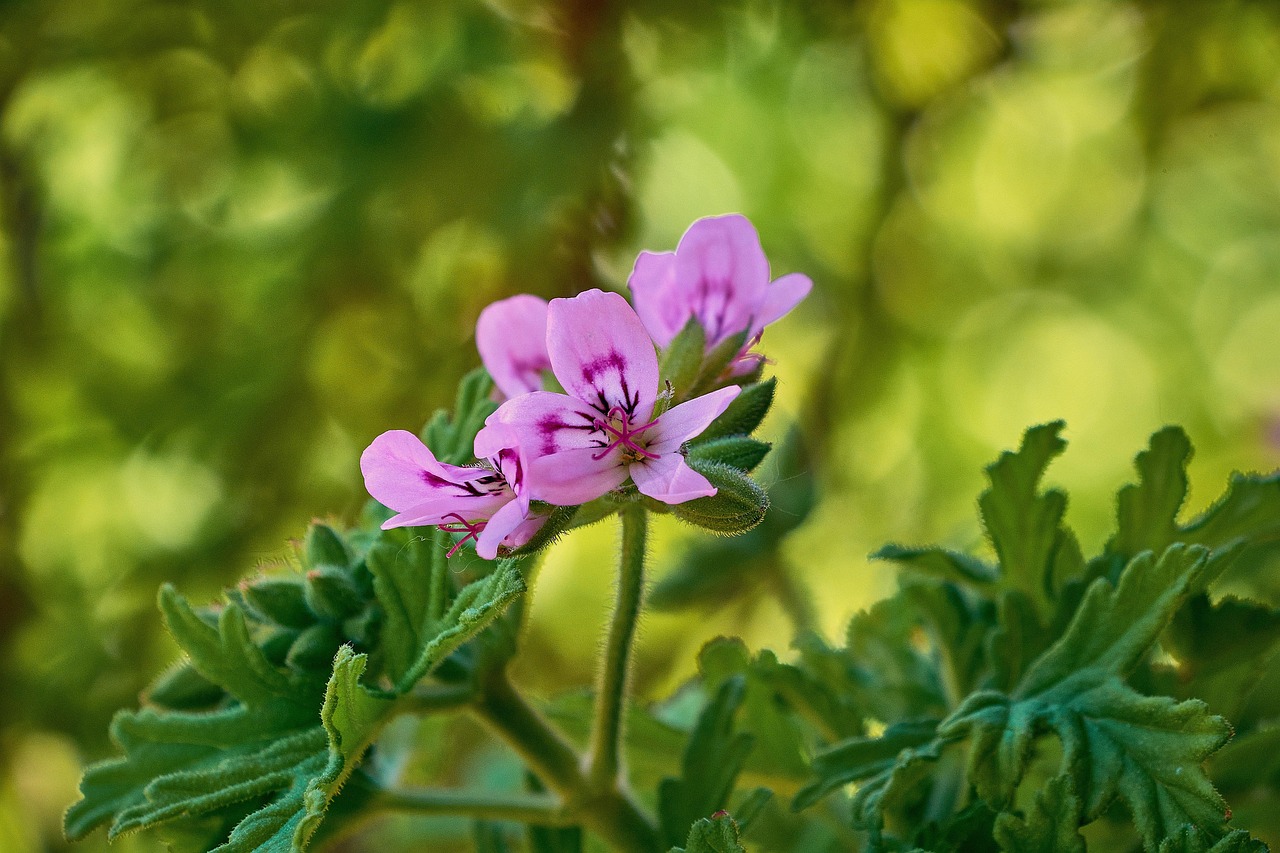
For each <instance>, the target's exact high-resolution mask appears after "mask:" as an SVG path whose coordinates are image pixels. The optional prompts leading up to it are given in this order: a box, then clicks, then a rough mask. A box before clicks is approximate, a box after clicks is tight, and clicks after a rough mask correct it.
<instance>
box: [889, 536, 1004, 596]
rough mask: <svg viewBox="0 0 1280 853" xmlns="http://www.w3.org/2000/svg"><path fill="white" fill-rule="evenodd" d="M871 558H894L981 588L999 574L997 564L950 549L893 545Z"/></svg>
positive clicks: (927, 572) (919, 569)
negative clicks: (993, 564) (992, 564)
mask: <svg viewBox="0 0 1280 853" xmlns="http://www.w3.org/2000/svg"><path fill="white" fill-rule="evenodd" d="M871 559H873V560H892V561H893V562H895V563H898V564H900V565H902V566H903V567H904V568H907V569H910V570H912V571H916V572H920V573H921V574H923V575H928V576H929V577H935V578H938V579H939V580H947V581H953V582H955V583H967V584H972V585H975V586H980V587H985V586H989V585H991V584H993V583H995V582H996V580H997V579H998V577H999V575H998V573H997V572H996V569H995V567H994V566H990V565H987V563H985V562H983V561H982V560H980V559H978V558H977V557H971V556H969V555H968V554H961V553H959V552H957V551H950V550H948V549H946V548H908V547H906V546H904V545H892V544H890V545H885V546H884V547H883V548H881V549H880V550H879V551H876V552H875V553H873V554H872V555H871Z"/></svg>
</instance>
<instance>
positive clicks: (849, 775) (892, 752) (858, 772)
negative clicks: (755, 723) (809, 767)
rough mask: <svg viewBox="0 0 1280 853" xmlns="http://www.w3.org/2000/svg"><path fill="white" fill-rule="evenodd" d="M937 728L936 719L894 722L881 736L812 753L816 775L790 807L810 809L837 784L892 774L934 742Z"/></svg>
mask: <svg viewBox="0 0 1280 853" xmlns="http://www.w3.org/2000/svg"><path fill="white" fill-rule="evenodd" d="M937 729H938V721H937V720H914V721H910V722H901V723H894V724H893V725H891V726H889V727H888V728H887V729H885V730H884V733H883V734H881V735H880V736H879V737H854V738H849V739H848V740H845V741H842V742H841V743H838V744H836V745H835V746H833V747H831V748H830V749H828V750H826V751H824V752H820V753H818V754H817V755H815V756H814V757H813V775H814V776H816V777H817V778H816V779H815V781H813V782H811V783H810V784H809V785H807V786H805V787H804V788H803V789H802V790H801V791H800V792H799V793H798V794H796V797H795V800H794V801H792V803H791V808H792V809H794V810H796V811H800V810H801V809H807V808H809V807H810V806H812V805H813V804H814V803H816V802H818V801H819V800H821V799H822V798H823V797H825V796H826V795H827V794H830V793H831V792H832V791H834V790H836V789H837V788H841V787H843V786H845V785H849V784H851V783H854V782H863V781H864V780H868V779H875V778H881V777H887V776H891V775H892V774H894V773H895V772H896V771H897V770H898V769H899V767H898V765H899V762H900V761H903V757H904V756H907V759H906V761H904V762H903V764H904V766H905V764H908V763H910V762H911V760H912V758H911V756H913V755H914V753H913V752H912V751H913V750H914V749H916V748H918V747H928V746H929V745H932V744H935V742H936V735H937ZM933 758H934V759H936V756H934V757H933ZM931 760H932V759H931ZM864 787H865V786H864Z"/></svg>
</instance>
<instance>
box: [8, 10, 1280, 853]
mask: <svg viewBox="0 0 1280 853" xmlns="http://www.w3.org/2000/svg"><path fill="white" fill-rule="evenodd" d="M0 202H2V206H0V223H2V228H0V648H3V651H4V654H3V660H2V662H0V679H2V681H0V849H2V850H4V851H13V853H27V851H41V850H58V849H63V848H64V847H65V845H64V844H63V842H62V841H61V833H60V829H59V827H60V820H61V812H62V810H63V809H64V808H65V807H66V806H67V805H68V804H69V803H70V802H71V801H72V800H73V799H74V798H75V796H76V794H75V783H76V779H77V776H78V772H79V767H80V764H81V762H83V761H87V760H94V759H97V758H101V757H103V756H104V755H107V754H109V752H110V746H109V744H108V743H107V739H106V729H107V723H108V721H109V718H110V715H111V712H112V711H113V710H114V709H116V708H117V707H121V706H126V705H132V704H133V703H134V702H135V701H136V696H137V693H138V691H139V689H140V688H141V687H142V686H143V685H144V684H145V683H146V681H148V680H149V679H150V677H151V676H153V675H154V674H155V673H156V672H158V671H159V669H160V668H161V667H162V666H163V665H164V664H165V663H167V662H168V661H169V660H170V659H171V658H172V656H173V654H174V650H173V646H172V645H171V643H170V642H169V640H168V639H167V637H166V636H164V634H163V631H162V629H161V628H160V622H159V619H158V616H157V614H156V612H155V609H154V595H155V591H156V588H157V586H158V585H159V584H160V583H161V582H162V581H165V580H170V581H173V582H174V583H175V584H177V585H178V587H179V588H180V589H181V590H183V591H184V592H186V593H188V594H189V595H191V596H192V597H193V599H195V600H196V601H205V600H209V599H211V598H212V597H213V596H214V595H216V591H217V590H218V589H219V588H220V587H222V586H223V585H225V584H228V583H231V582H233V581H234V580H235V579H236V578H237V577H239V576H241V575H243V574H246V573H248V572H251V571H253V570H254V569H255V568H256V567H258V566H261V565H269V564H273V563H278V562H281V561H287V560H289V559H290V554H291V548H290V546H288V545H287V544H285V543H286V542H287V540H289V539H290V537H297V536H299V535H300V534H301V532H302V530H303V528H304V526H305V524H306V522H307V521H308V520H309V519H311V518H312V517H314V516H321V517H334V518H336V519H338V520H340V521H341V520H348V521H349V520H351V519H352V518H354V515H355V513H356V511H357V510H358V508H359V506H360V505H361V503H362V501H363V490H362V487H361V484H360V478H359V470H358V467H357V460H358V457H359V453H360V451H361V450H362V449H363V447H364V446H365V445H366V444H367V443H368V442H369V441H370V440H371V439H372V438H373V436H375V435H376V434H377V433H379V432H381V431H383V430H385V429H390V428H410V429H416V428H417V427H418V426H419V425H420V424H421V423H422V422H423V421H424V420H425V419H426V418H427V416H428V415H429V414H430V412H431V411H432V410H433V409H434V408H436V407H438V406H442V405H447V404H448V403H449V401H450V400H451V399H452V392H453V386H454V383H455V382H456V380H457V378H458V377H459V376H460V375H461V374H462V373H463V372H464V371H465V370H467V369H469V368H471V367H472V366H474V365H475V364H477V363H478V358H477V356H476V355H475V352H474V348H473V345H472V341H471V337H472V329H473V324H474V322H475V318H476V315H477V314H478V313H479V311H480V309H481V308H482V307H484V305H486V304H487V303H488V302H490V301H492V300H494V299H497V298H500V297H503V296H506V295H509V294H511V293H515V292H521V291H527V292H533V293H538V294H541V295H543V296H545V297H552V296H557V295H570V294H572V293H575V292H577V291H579V290H581V289H583V288H586V287H590V286H606V287H615V288H618V287H621V286H622V285H623V283H624V282H625V279H626V275H627V273H628V271H629V269H630V265H631V261H632V260H633V259H634V257H635V254H636V252H637V251H638V250H639V249H641V248H649V249H655V250H664V249H671V248H673V247H674V245H675V242H676V240H677V239H678V238H679V236H680V234H681V233H682V231H683V230H684V228H685V227H686V226H687V225H688V224H689V223H690V222H691V221H692V220H693V219H694V218H696V217H698V216H702V215H708V214H716V213H723V212H727V211H742V212H744V213H746V214H747V215H748V216H750V217H751V218H752V219H753V221H754V222H755V223H756V225H757V226H758V228H759V229H760V233H761V237H762V240H763V242H764V246H765V250H766V252H767V253H768V254H769V257H770V259H771V261H772V263H773V267H774V270H775V274H781V273H784V272H790V271H794V270H800V271H804V272H807V273H809V274H810V275H811V276H812V277H813V279H814V281H815V282H816V285H817V286H816V289H815V292H814V294H813V296H812V297H811V298H810V299H809V300H808V302H807V303H806V304H804V305H802V306H801V307H800V308H799V309H798V310H797V311H796V312H795V313H794V314H793V315H792V316H791V317H789V318H787V319H786V320H784V321H783V322H781V323H779V324H778V325H777V326H776V327H774V328H772V329H770V331H769V332H768V334H767V335H766V337H765V345H764V349H765V351H766V352H768V354H769V355H770V356H771V357H772V358H773V359H774V360H775V361H776V366H775V368H774V369H775V371H776V373H777V375H778V376H779V377H780V382H781V384H780V400H781V405H780V407H779V409H777V410H775V414H774V415H773V416H772V418H771V421H770V423H769V424H768V427H769V429H770V430H771V432H772V434H774V435H775V436H776V435H781V433H782V432H783V430H784V429H785V428H786V426H787V424H788V422H789V420H794V421H799V422H800V424H801V426H802V427H803V429H804V430H805V432H806V435H807V437H808V440H809V442H810V446H811V451H812V460H813V467H814V469H815V471H816V473H817V475H818V477H819V479H820V483H821V487H822V490H823V502H822V503H821V504H820V506H819V508H818V509H817V510H816V511H815V513H814V515H813V516H812V517H811V518H810V519H809V520H808V522H807V523H806V524H805V525H804V526H803V527H802V528H800V529H799V530H798V531H797V532H796V533H795V534H794V535H793V536H792V537H791V539H790V540H789V541H788V545H787V549H788V550H787V557H788V559H789V560H790V561H791V563H792V565H793V566H795V567H796V568H797V570H798V572H799V574H800V575H802V576H803V577H805V578H806V579H807V580H808V581H809V582H811V583H812V584H815V585H820V586H821V588H822V590H823V592H822V594H821V596H820V602H819V603H820V608H821V623H822V626H823V628H824V630H825V631H826V632H827V633H828V635H830V636H833V637H834V636H837V635H838V633H839V631H840V629H841V626H842V624H843V623H844V621H845V620H847V618H848V617H849V616H850V615H851V614H852V613H853V612H855V611H856V610H857V609H859V608H860V607H862V606H865V605H866V604H867V603H868V602H870V601H872V600H874V599H875V598H876V597H878V596H881V595H883V594H885V593H886V592H888V591H889V590H890V589H892V584H893V579H892V576H891V574H890V572H889V571H888V570H887V569H886V568H885V567H883V566H879V565H872V564H870V563H868V562H867V560H866V559H865V556H864V555H865V554H866V553H868V552H869V551H871V550H872V549H874V548H875V547H877V546H878V545H880V544H882V543H884V542H886V541H889V540H897V541H905V542H912V543H921V542H927V541H944V542H947V543H950V544H953V545H959V546H961V547H978V546H979V545H980V534H979V531H978V529H977V526H976V523H975V519H974V498H975V497H976V495H977V493H978V491H979V490H980V489H981V488H982V474H981V466H982V465H983V464H985V463H986V462H987V461H989V460H990V459H992V458H993V457H994V455H995V454H996V453H997V452H998V451H999V450H1000V449H1002V448H1005V447H1009V446H1011V445H1013V444H1015V443H1016V441H1017V439H1018V437H1019V435H1020V433H1021V430H1022V429H1023V427H1025V426H1027V425H1029V424H1031V423H1035V422H1040V421H1044V420H1048V419H1053V418H1058V417H1064V418H1066V419H1067V420H1068V432H1067V435H1068V437H1069V438H1070V439H1071V440H1072V447H1071V449H1070V451H1069V452H1068V454H1067V457H1066V459H1065V460H1064V461H1063V462H1062V463H1060V464H1059V466H1058V468H1057V469H1055V470H1054V471H1053V472H1052V476H1051V479H1052V481H1053V482H1054V484H1056V485H1062V486H1065V487H1067V488H1069V489H1070V490H1071V493H1072V496H1073V502H1072V504H1071V508H1070V516H1071V520H1072V522H1073V523H1074V524H1075V525H1076V527H1077V530H1078V531H1079V532H1080V533H1081V538H1082V540H1083V541H1084V543H1085V545H1086V549H1087V548H1088V547H1090V546H1096V545H1098V544H1099V543H1100V541H1101V539H1102V537H1104V536H1105V534H1106V530H1107V525H1108V519H1109V517H1110V514H1111V512H1112V506H1113V505H1112V500H1113V497H1112V496H1113V494H1114V490H1115V489H1116V488H1117V487H1118V486H1119V485H1120V484H1121V483H1122V482H1124V481H1125V480H1126V479H1127V477H1128V476H1129V470H1130V469H1129V464H1130V459H1131V457H1132V455H1133V454H1134V453H1135V452H1136V451H1137V450H1138V449H1140V448H1141V447H1142V446H1143V444H1144V442H1145V439H1146V436H1147V435H1148V434H1149V433H1150V432H1152V431H1153V430H1155V429H1156V428H1158V427H1159V426H1161V425H1162V424H1165V423H1168V422H1176V423H1181V424H1183V425H1184V426H1186V428H1187V429H1188V431H1189V433H1190V434H1191V436H1192V438H1193V440H1194V441H1195V443H1196V445H1197V448H1198V452H1197V456H1196V459H1195V461H1194V463H1193V466H1192V478H1193V488H1194V493H1193V497H1192V501H1193V503H1194V504H1195V505H1196V507H1202V506H1204V505H1205V504H1206V503H1208V502H1209V501H1211V500H1212V499H1213V498H1214V497H1215V496H1216V495H1217V494H1218V493H1219V492H1220V491H1221V489H1222V487H1223V486H1224V484H1225V477H1226V474H1227V473H1228V472H1229V471H1230V470H1232V469H1245V470H1248V469H1264V470H1269V469H1272V468H1274V467H1275V466H1276V465H1277V464H1280V6H1277V5H1276V4H1275V3H1273V2H1269V0H1268V2H1256V3H1248V2H1217V0H1202V1H1201V2H1196V3H1185V4H1163V3H1156V2H1145V3H1144V2H1128V3H1126V2H1014V0H989V1H988V2H980V0H870V2H861V3H846V2H813V3H788V2H782V0H775V1H774V2H765V0H761V1H760V2H743V3H724V4H715V3H691V2H667V0H640V2H634V3H628V4H619V3H607V2H597V1H596V0H565V2H562V3H537V2H518V0H510V2H506V1H505V0H490V1H489V2H483V3H466V2H441V0H435V2H422V3H411V2H400V3H390V2H383V0H374V2H362V3H338V2H334V0H316V1H315V2H309V3H301V2H294V0H278V2H268V3H264V2H260V0H257V2H249V0H220V2H158V0H77V2H74V3H65V2H58V0H11V2H8V3H5V4H3V5H0ZM767 476H768V472H767V471H766V479H767ZM656 526H657V528H658V530H657V536H658V546H657V548H656V550H655V559H654V566H653V571H654V574H655V576H658V575H661V573H662V571H663V565H664V563H663V560H664V554H669V553H671V549H672V548H673V547H675V546H678V544H679V542H680V541H681V540H682V539H685V538H687V537H691V536H693V535H694V534H692V533H691V532H690V531H689V530H688V529H685V528H680V527H679V526H678V525H676V524H674V523H673V522H672V523H662V524H658V525H656ZM614 535H615V533H614V531H613V530H612V529H611V528H610V527H608V526H601V527H600V528H598V529H596V528H593V529H590V530H588V531H585V532H584V533H582V534H580V535H575V536H574V537H571V538H569V539H568V540H566V541H565V542H564V543H563V544H561V545H559V546H557V549H556V550H555V551H553V553H552V554H551V555H550V556H549V557H548V559H547V563H546V566H545V568H544V570H543V575H542V577H541V578H540V583H539V587H538V589H537V594H536V597H535V600H534V603H533V616H532V628H531V635H530V638H529V645H528V649H527V650H526V652H525V654H524V658H523V662H522V664H521V667H520V670H519V673H518V676H519V678H520V680H521V681H522V682H524V683H525V684H527V685H529V686H530V687H531V688H532V689H533V690H534V691H535V692H536V693H539V694H540V695H544V696H549V695H552V694H554V693H556V692H557V691H558V690H562V689H565V688H567V687H571V686H574V685H580V684H583V683H586V682H587V681H588V680H589V678H590V674H589V673H590V668H591V663H592V658H593V656H594V653H595V650H596V648H597V636H596V633H595V631H596V629H595V626H594V624H589V623H590V620H587V619H584V618H582V617H581V616H578V618H576V619H575V620H560V619H558V618H557V616H558V615H559V614H565V613H571V612H572V613H576V614H583V613H592V614H597V613H598V614H599V618H600V620H601V621H602V620H603V618H604V608H605V603H606V600H607V596H608V593H609V587H610V584H611V574H612V567H611V565H612V559H611V548H612V543H613V537H614ZM565 623H570V624H567V625H566V624H565ZM722 632H735V633H742V634H744V635H745V636H747V638H748V641H749V642H750V643H751V644H752V645H753V646H760V645H764V644H768V645H772V646H774V647H776V648H779V649H783V648H785V646H786V643H787V641H788V640H789V636H790V625H789V623H788V621H787V619H786V618H785V615H784V614H783V612H782V611H781V610H780V609H779V608H778V607H777V605H775V604H773V603H771V602H770V601H768V599H767V594H766V593H765V592H763V591H762V592H761V593H760V594H758V595H754V596H753V595H748V596H746V597H745V598H742V599H738V600H735V601H733V602H730V603H728V606H725V607H722V608H719V609H717V610H716V611H715V612H714V613H712V614H701V615H699V616H697V617H696V618H695V617H693V616H690V615H688V614H685V615H666V614H654V615H651V616H649V617H647V620H646V622H645V624H644V626H643V637H642V641H641V649H640V664H639V666H640V670H639V682H638V684H639V688H640V690H641V692H642V693H644V694H645V695H647V696H651V697H659V696H664V695H667V694H669V693H670V692H671V690H673V689H674V687H675V686H676V685H678V684H679V683H680V681H681V680H682V679H684V678H686V677H687V676H688V675H689V673H690V672H691V671H692V667H693V663H692V661H693V653H694V652H695V651H696V649H697V648H698V647H699V646H700V645H701V643H702V642H703V641H705V640H706V639H707V638H709V637H711V636H714V635H715V634H717V633H722ZM472 734H474V732H473V733H472ZM451 736H456V737H458V738H464V739H465V737H466V736H467V732H466V731H462V732H457V733H455V734H454V735H451ZM481 763H482V764H483V762H481ZM386 831H390V830H386ZM104 846H105V841H104V840H103V839H102V837H101V835H99V836H98V837H96V838H95V839H93V840H91V841H89V842H87V843H85V844H83V845H80V846H79V847H77V848H76V849H79V850H83V851H92V850H96V849H101V848H102V847H104ZM375 846H376V842H373V841H369V842H359V841H357V842H353V843H351V844H350V845H349V847H348V849H350V850H365V849H374V848H375ZM114 849H120V850H125V851H135V850H150V849H154V848H153V842H152V841H150V840H149V839H147V838H141V839H126V840H124V841H122V842H120V843H118V844H117V845H115V848H114Z"/></svg>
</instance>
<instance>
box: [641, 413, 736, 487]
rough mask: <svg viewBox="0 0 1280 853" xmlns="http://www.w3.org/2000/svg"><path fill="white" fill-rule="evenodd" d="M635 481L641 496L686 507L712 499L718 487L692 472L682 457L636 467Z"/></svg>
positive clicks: (666, 458)
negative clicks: (693, 502) (705, 499)
mask: <svg viewBox="0 0 1280 853" xmlns="http://www.w3.org/2000/svg"><path fill="white" fill-rule="evenodd" d="M673 411H674V410H673ZM631 479H632V480H634V481H635V484H636V488H637V489H639V490H640V493H641V494H643V495H648V496H649V497H651V498H653V499H654V500H659V501H662V502H663V503H665V504H682V503H684V502H685V501H691V500H693V499H694V498H709V497H711V496H712V495H714V494H715V493H716V487H715V486H713V485H711V483H710V481H708V480H707V478H706V477H704V476H702V475H701V474H699V473H698V472H697V471H695V470H693V469H692V468H690V467H689V464H688V463H687V462H685V461H684V457H683V456H681V455H680V454H679V453H668V454H667V455H665V456H662V457H660V458H658V459H650V460H646V461H644V462H635V463H632V465H631Z"/></svg>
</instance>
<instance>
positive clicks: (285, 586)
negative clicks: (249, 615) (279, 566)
mask: <svg viewBox="0 0 1280 853" xmlns="http://www.w3.org/2000/svg"><path fill="white" fill-rule="evenodd" d="M240 594H241V595H242V596H243V597H244V601H245V604H246V605H248V607H249V608H250V609H251V610H252V611H253V613H254V614H255V615H256V616H258V617H260V618H261V620H262V621H270V622H274V623H276V624H277V625H282V626H284V627H286V628H297V629H303V628H309V627H311V625H313V624H315V621H316V614H315V613H314V612H313V611H312V610H311V608H309V607H308V606H307V599H306V592H305V590H304V588H303V581H302V578H301V577H296V576H295V577H261V578H255V579H253V580H245V581H241V582H240Z"/></svg>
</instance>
